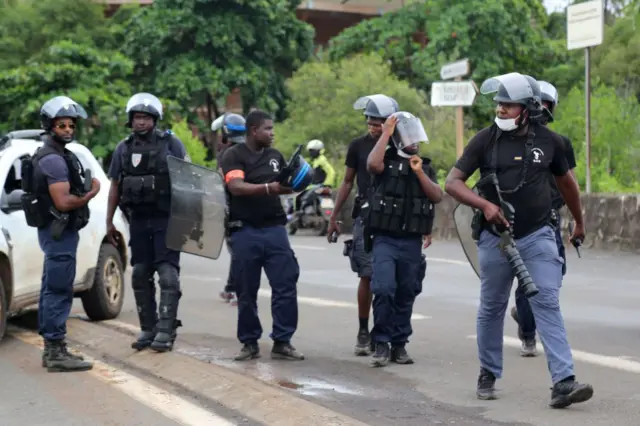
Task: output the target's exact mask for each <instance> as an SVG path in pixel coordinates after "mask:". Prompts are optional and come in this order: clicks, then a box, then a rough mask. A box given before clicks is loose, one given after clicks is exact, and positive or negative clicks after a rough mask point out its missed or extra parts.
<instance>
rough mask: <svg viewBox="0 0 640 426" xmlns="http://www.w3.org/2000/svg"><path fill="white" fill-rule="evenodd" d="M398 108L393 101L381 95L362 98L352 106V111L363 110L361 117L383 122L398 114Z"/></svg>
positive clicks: (396, 103)
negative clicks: (395, 113) (377, 119)
mask: <svg viewBox="0 0 640 426" xmlns="http://www.w3.org/2000/svg"><path fill="white" fill-rule="evenodd" d="M399 108H400V107H399V106H398V102H396V100H395V99H393V98H391V97H389V96H387V95H382V94H377V95H369V96H363V97H361V98H359V99H358V100H357V101H355V103H354V104H353V109H364V113H363V115H365V116H367V117H375V118H381V119H383V120H386V119H387V118H388V117H389V116H390V115H391V114H393V113H394V112H398V111H399Z"/></svg>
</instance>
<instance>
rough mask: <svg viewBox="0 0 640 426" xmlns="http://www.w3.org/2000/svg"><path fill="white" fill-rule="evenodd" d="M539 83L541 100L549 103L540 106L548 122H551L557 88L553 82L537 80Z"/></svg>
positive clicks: (556, 100) (556, 102)
mask: <svg viewBox="0 0 640 426" xmlns="http://www.w3.org/2000/svg"><path fill="white" fill-rule="evenodd" d="M539 83H540V92H541V98H542V102H543V103H544V102H549V104H550V106H549V107H548V108H547V107H546V106H545V105H544V104H543V105H542V108H544V112H545V115H546V117H547V120H548V122H549V123H551V122H553V113H554V111H555V109H556V105H558V90H557V89H556V88H555V86H554V85H553V84H551V83H548V82H546V81H539Z"/></svg>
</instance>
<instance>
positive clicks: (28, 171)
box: [21, 143, 90, 231]
mask: <svg viewBox="0 0 640 426" xmlns="http://www.w3.org/2000/svg"><path fill="white" fill-rule="evenodd" d="M48 155H59V156H61V157H62V158H63V159H64V162H65V163H66V164H67V169H68V170H69V186H70V191H69V192H70V193H71V194H72V195H75V196H77V197H82V196H83V195H84V193H85V192H84V183H83V179H84V168H83V167H82V163H80V160H78V157H76V156H75V154H74V153H73V152H71V151H69V150H68V149H64V151H62V152H61V151H60V150H59V149H58V148H56V147H55V146H54V145H51V144H49V143H45V144H44V145H43V146H42V147H40V148H38V150H37V151H36V152H35V154H34V155H33V156H32V157H25V158H23V159H22V190H23V191H24V194H23V195H22V199H21V201H22V207H23V209H24V214H25V218H26V220H27V225H29V226H32V227H35V228H44V227H47V226H49V225H50V224H51V222H53V221H54V213H55V214H59V213H68V214H69V221H68V224H67V228H68V229H72V230H76V231H79V230H81V229H82V228H84V227H85V226H87V224H88V223H89V217H90V211H89V205H88V204H85V205H84V206H83V207H80V208H79V209H76V210H72V211H69V212H58V211H57V210H56V208H55V204H54V203H53V199H52V198H51V194H50V193H49V184H48V182H47V178H46V176H44V174H43V173H37V174H36V170H37V169H38V168H39V167H40V165H39V163H40V160H42V159H43V158H44V157H46V156H48ZM52 211H53V213H52Z"/></svg>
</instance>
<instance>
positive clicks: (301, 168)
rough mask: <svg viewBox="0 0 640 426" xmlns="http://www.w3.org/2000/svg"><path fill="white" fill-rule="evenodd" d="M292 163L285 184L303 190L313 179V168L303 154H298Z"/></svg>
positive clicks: (296, 189)
mask: <svg viewBox="0 0 640 426" xmlns="http://www.w3.org/2000/svg"><path fill="white" fill-rule="evenodd" d="M294 162H295V163H294V164H292V166H293V167H292V170H291V174H290V175H289V177H288V179H287V180H286V182H285V185H286V186H288V187H290V188H291V189H293V190H294V191H295V192H298V191H302V190H303V189H305V188H306V187H307V186H309V185H310V184H311V182H312V181H313V169H312V168H311V166H310V165H309V163H307V161H306V160H305V159H304V158H302V157H301V156H297V158H296V159H295V160H294Z"/></svg>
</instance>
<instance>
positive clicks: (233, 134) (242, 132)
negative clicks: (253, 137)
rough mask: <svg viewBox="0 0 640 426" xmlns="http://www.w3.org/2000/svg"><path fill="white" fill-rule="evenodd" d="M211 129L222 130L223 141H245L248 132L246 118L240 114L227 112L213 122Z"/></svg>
mask: <svg viewBox="0 0 640 426" xmlns="http://www.w3.org/2000/svg"><path fill="white" fill-rule="evenodd" d="M211 130H213V131H214V132H217V131H218V130H222V142H223V143H227V142H231V143H244V142H245V136H246V134H247V127H246V120H245V119H244V117H243V116H241V115H240V114H235V113H226V112H225V113H224V114H223V115H221V116H220V117H218V118H216V119H215V120H214V121H213V123H211Z"/></svg>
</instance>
